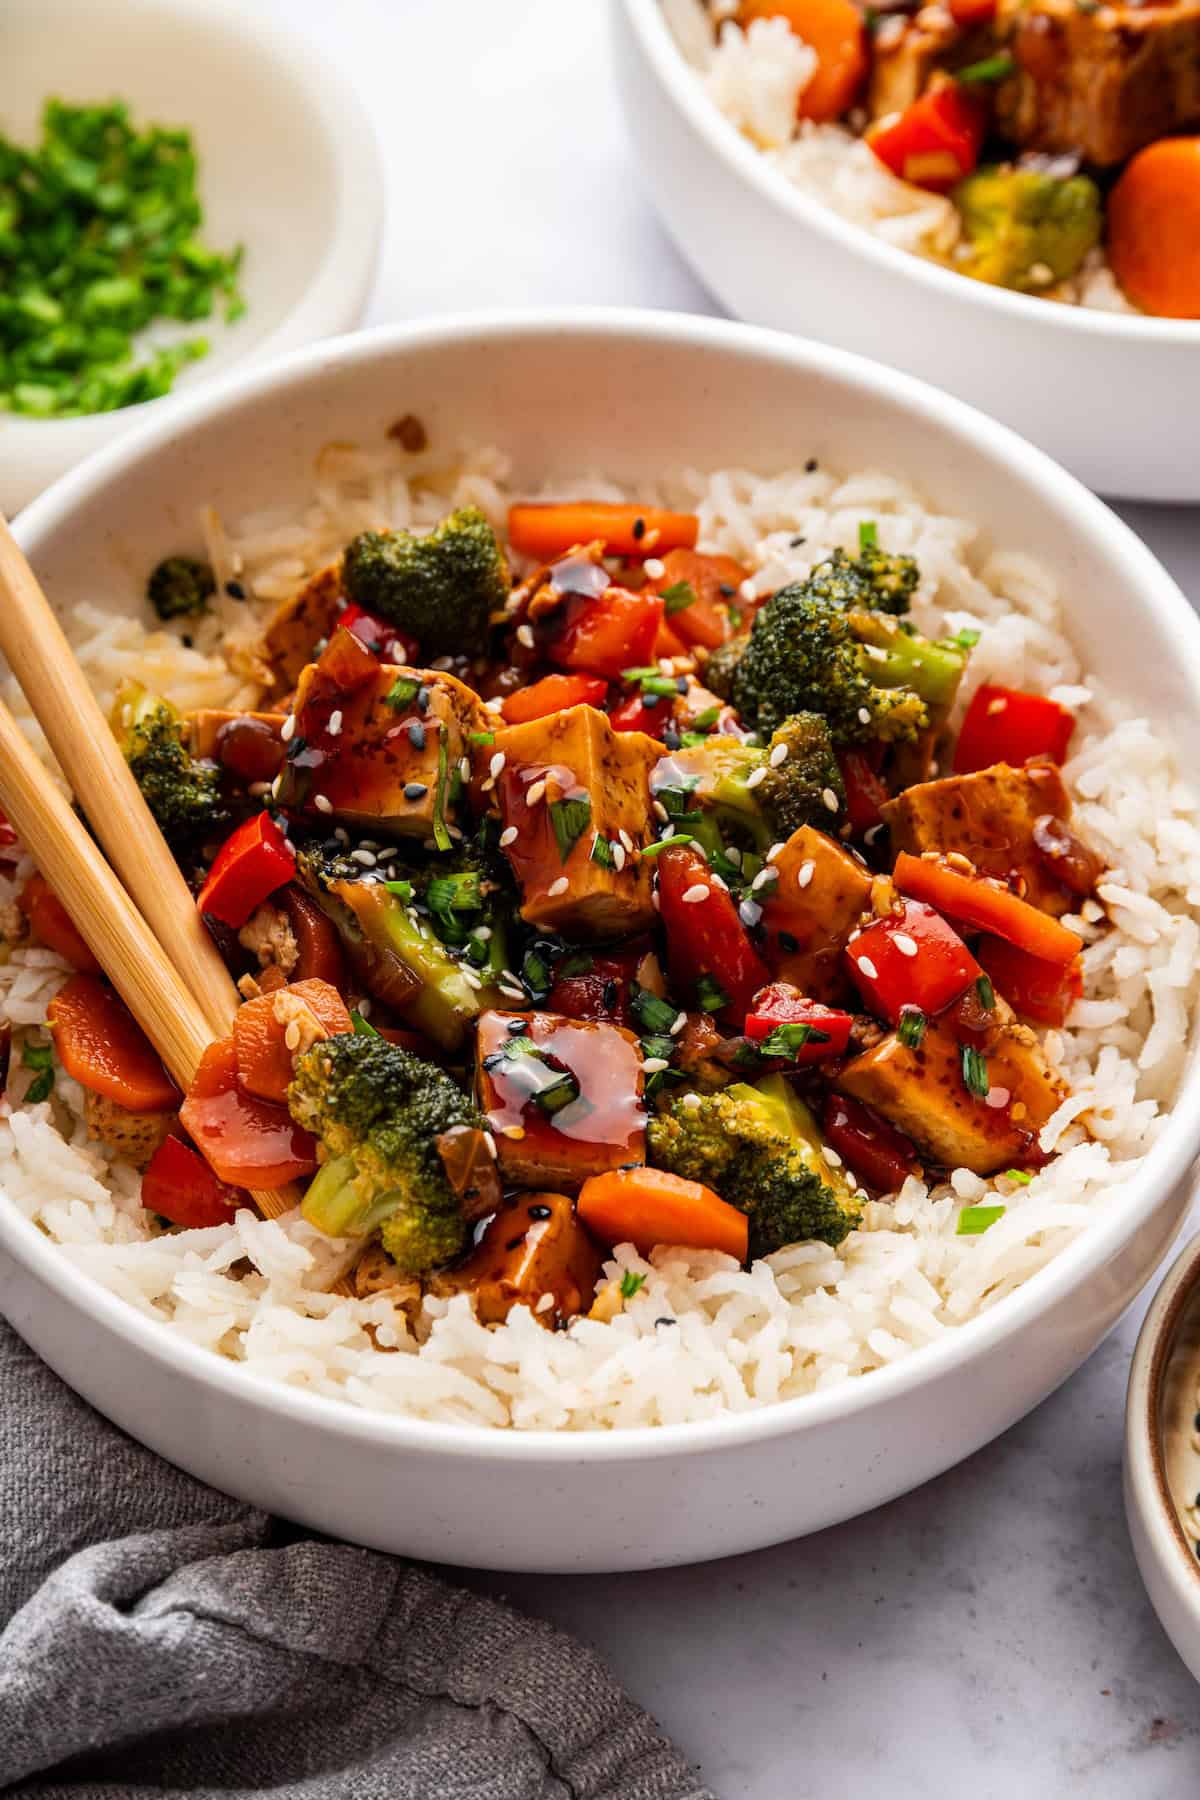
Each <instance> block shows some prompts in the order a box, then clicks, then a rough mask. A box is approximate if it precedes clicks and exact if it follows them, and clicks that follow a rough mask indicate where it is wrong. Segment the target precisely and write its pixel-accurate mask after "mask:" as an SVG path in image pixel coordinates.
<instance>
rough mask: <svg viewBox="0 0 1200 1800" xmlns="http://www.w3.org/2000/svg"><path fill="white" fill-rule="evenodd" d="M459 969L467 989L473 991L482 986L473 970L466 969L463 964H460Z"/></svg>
mask: <svg viewBox="0 0 1200 1800" xmlns="http://www.w3.org/2000/svg"><path fill="white" fill-rule="evenodd" d="M459 969H460V972H461V974H462V978H463V980H464V981H465V982H466V984H467V986H468V987H473V988H475V989H479V988H481V987H482V986H483V983H482V981H481V980H480V979H479V977H478V975H477V974H476V973H475V971H474V969H468V968H467V966H466V964H465V963H460V964H459Z"/></svg>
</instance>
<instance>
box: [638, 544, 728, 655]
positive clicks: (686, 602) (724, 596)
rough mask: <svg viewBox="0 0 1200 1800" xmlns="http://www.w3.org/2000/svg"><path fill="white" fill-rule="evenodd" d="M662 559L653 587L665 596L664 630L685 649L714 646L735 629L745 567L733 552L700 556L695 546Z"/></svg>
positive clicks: (668, 652)
mask: <svg viewBox="0 0 1200 1800" xmlns="http://www.w3.org/2000/svg"><path fill="white" fill-rule="evenodd" d="M662 562H663V572H662V574H661V575H660V576H659V577H658V578H657V580H655V582H654V583H653V587H654V590H655V592H656V593H658V594H663V595H665V596H666V603H667V615H666V619H665V620H664V623H663V631H670V632H673V633H674V634H675V636H676V638H679V639H682V640H683V642H682V648H683V649H684V650H687V649H689V648H690V647H691V646H692V645H693V644H701V645H703V647H704V648H705V649H706V650H715V649H717V647H718V645H720V644H723V643H725V642H726V640H727V639H729V638H731V637H732V636H733V634H734V632H735V631H736V630H737V629H738V622H739V619H740V615H741V612H742V610H743V606H744V602H739V599H738V589H739V588H740V587H741V585H742V583H743V581H745V579H746V571H745V569H743V568H742V566H741V564H740V563H735V562H734V560H733V558H732V556H702V555H701V554H700V552H699V551H698V550H672V551H670V552H669V554H668V555H666V556H664V557H663V559H662ZM661 635H662V634H661V633H660V640H661ZM656 648H657V646H656ZM662 654H665V655H668V656H674V655H676V654H678V653H677V652H676V651H675V650H668V651H665V652H663V653H662Z"/></svg>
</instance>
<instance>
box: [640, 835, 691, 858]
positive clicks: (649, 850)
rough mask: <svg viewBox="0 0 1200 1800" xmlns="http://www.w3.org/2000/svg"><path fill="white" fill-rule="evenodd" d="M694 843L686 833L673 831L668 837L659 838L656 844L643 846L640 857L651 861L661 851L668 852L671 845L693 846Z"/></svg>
mask: <svg viewBox="0 0 1200 1800" xmlns="http://www.w3.org/2000/svg"><path fill="white" fill-rule="evenodd" d="M695 841H696V840H695V838H694V837H690V836H689V835H688V833H687V832H686V831H673V832H672V833H671V835H670V837H665V838H659V839H658V841H657V842H656V843H653V844H645V845H643V847H642V855H643V856H645V857H649V858H650V859H651V860H653V859H654V857H656V856H657V855H659V853H660V852H661V851H663V850H669V849H670V848H671V846H672V845H673V844H694V843H695Z"/></svg>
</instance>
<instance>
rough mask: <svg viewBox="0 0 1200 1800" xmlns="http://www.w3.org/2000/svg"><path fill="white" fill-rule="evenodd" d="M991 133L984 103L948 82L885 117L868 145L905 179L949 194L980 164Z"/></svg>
mask: <svg viewBox="0 0 1200 1800" xmlns="http://www.w3.org/2000/svg"><path fill="white" fill-rule="evenodd" d="M985 129H986V113H985V111H984V108H983V107H982V106H981V105H980V103H979V101H978V100H977V99H976V98H975V96H974V95H972V94H969V93H967V91H966V90H965V88H962V87H959V86H958V85H957V83H955V82H953V81H947V82H945V83H943V84H941V85H939V86H936V87H931V88H927V89H926V91H925V92H924V93H923V94H922V95H921V97H920V99H918V100H914V101H913V103H912V105H911V106H906V107H905V109H904V111H903V112H902V113H897V114H896V115H895V116H894V117H892V118H890V119H886V118H885V119H884V120H883V121H882V122H881V123H880V124H879V125H878V126H877V127H876V128H875V129H874V130H873V131H870V132H868V134H867V142H868V144H870V146H871V148H872V150H873V151H874V152H875V154H876V156H877V157H878V158H879V160H880V162H881V163H883V165H884V167H885V168H888V169H890V170H891V171H892V174H893V175H898V176H899V177H900V179H901V180H902V181H911V182H913V183H914V184H915V185H916V186H917V187H923V188H928V189H929V190H930V191H931V192H932V193H935V194H948V193H949V192H950V189H951V188H952V187H954V186H955V185H956V184H957V183H958V182H960V181H961V180H962V179H963V177H964V176H965V175H969V174H970V173H971V171H972V169H974V167H975V165H976V163H977V162H978V161H979V151H980V146H981V145H982V143H983V137H984V132H985Z"/></svg>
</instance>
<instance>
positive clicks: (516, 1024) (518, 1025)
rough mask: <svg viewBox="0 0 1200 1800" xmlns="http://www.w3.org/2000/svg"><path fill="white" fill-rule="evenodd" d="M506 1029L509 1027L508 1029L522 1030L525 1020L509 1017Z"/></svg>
mask: <svg viewBox="0 0 1200 1800" xmlns="http://www.w3.org/2000/svg"><path fill="white" fill-rule="evenodd" d="M508 1029H509V1031H524V1029H525V1020H524V1019H510V1020H509V1021H508Z"/></svg>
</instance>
